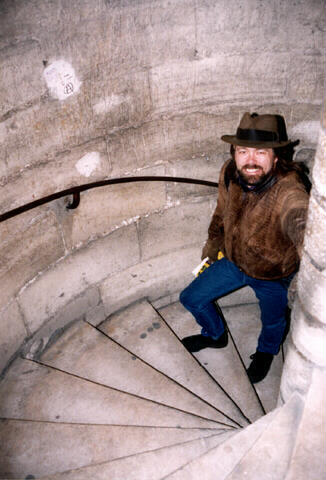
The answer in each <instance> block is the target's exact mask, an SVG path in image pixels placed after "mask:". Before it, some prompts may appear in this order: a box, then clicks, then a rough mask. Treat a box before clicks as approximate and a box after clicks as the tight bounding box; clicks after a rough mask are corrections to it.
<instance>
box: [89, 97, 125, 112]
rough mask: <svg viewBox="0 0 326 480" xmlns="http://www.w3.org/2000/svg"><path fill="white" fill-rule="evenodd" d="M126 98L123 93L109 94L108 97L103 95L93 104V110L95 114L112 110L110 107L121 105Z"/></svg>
mask: <svg viewBox="0 0 326 480" xmlns="http://www.w3.org/2000/svg"><path fill="white" fill-rule="evenodd" d="M125 100H126V98H125V97H124V96H123V95H115V94H113V95H110V96H109V97H105V98H103V99H102V100H100V101H99V102H97V103H96V104H95V105H94V107H93V108H94V111H95V113H97V114H100V113H105V112H108V111H109V110H112V108H114V107H117V106H118V105H121V103H123V102H124V101H125Z"/></svg>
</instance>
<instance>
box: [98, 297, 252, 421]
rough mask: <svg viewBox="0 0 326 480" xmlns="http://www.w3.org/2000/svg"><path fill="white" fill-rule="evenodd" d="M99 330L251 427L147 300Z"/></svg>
mask: <svg viewBox="0 0 326 480" xmlns="http://www.w3.org/2000/svg"><path fill="white" fill-rule="evenodd" d="M98 328H99V329H100V330H101V331H103V332H104V333H106V334H107V335H108V336H109V337H110V338H112V339H113V340H115V341H116V342H118V343H119V344H120V345H122V346H123V347H125V348H127V349H128V350H129V351H131V352H132V353H134V354H135V355H137V356H138V357H139V358H141V359H142V360H144V361H145V362H146V363H148V364H150V365H152V366H153V367H154V368H155V369H157V370H158V371H160V372H162V373H164V374H165V375H167V376H168V377H169V378H172V379H173V380H175V381H176V382H178V383H179V384H181V385H183V386H184V387H185V388H187V389H189V390H191V391H192V392H193V393H195V394H196V395H198V396H199V397H201V398H205V400H206V401H208V403H210V404H211V405H213V406H214V407H216V408H217V409H219V410H220V411H222V412H223V413H224V414H225V415H227V417H228V418H229V419H233V420H235V421H237V422H238V423H239V424H240V425H247V424H248V421H247V420H245V419H244V417H243V415H242V413H241V412H240V410H239V408H238V407H237V406H236V405H235V404H234V403H233V402H232V401H231V400H230V399H229V398H228V397H227V396H226V395H225V392H224V391H223V390H222V389H221V388H220V387H219V385H218V384H217V383H216V382H215V381H214V379H213V378H212V377H211V376H210V375H208V374H207V372H206V370H204V369H203V368H202V366H201V365H200V364H199V362H198V361H197V360H196V359H195V358H194V357H193V356H192V355H191V354H190V353H189V352H188V351H187V350H186V349H185V348H184V346H183V345H182V343H181V342H180V341H179V339H178V337H177V336H176V335H175V334H174V333H173V331H172V330H171V329H170V328H169V326H168V325H167V323H166V322H165V321H164V319H163V318H162V317H161V316H160V315H159V314H158V313H157V312H156V311H155V309H154V308H153V307H152V305H150V304H149V303H148V302H147V301H146V300H142V301H139V302H137V303H134V304H133V305H130V306H129V307H128V308H126V309H124V310H122V311H120V312H118V313H116V314H113V315H111V316H110V317H109V318H108V319H107V320H105V321H104V322H102V323H101V325H99V326H98ZM158 352H159V354H158Z"/></svg>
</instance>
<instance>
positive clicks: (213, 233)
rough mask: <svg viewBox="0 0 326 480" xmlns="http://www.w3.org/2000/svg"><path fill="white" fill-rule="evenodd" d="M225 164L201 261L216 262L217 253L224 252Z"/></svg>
mask: <svg viewBox="0 0 326 480" xmlns="http://www.w3.org/2000/svg"><path fill="white" fill-rule="evenodd" d="M227 163H228V162H227ZM227 163H226V164H224V165H223V167H222V169H221V173H220V177H219V184H218V198H217V205H216V208H215V211H214V213H213V216H212V219H211V222H210V225H209V227H208V239H207V241H206V244H205V246H204V248H203V251H202V257H201V258H202V259H204V258H206V257H208V258H209V259H210V260H211V261H215V260H217V254H218V252H219V251H222V252H224V222H223V216H224V206H225V202H226V195H227V189H226V186H225V181H224V172H225V168H226V166H227Z"/></svg>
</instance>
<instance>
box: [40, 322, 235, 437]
mask: <svg viewBox="0 0 326 480" xmlns="http://www.w3.org/2000/svg"><path fill="white" fill-rule="evenodd" d="M40 362H41V363H43V364H45V365H48V366H52V367H54V368H57V369H59V370H62V371H64V372H68V373H71V374H73V375H76V376H79V377H81V378H84V379H87V380H91V381H93V382H96V383H99V384H102V385H106V386H108V387H112V388H115V389H117V390H121V391H124V392H127V393H131V394H133V395H136V396H140V397H142V398H146V399H149V400H153V401H155V402H157V403H160V404H163V405H167V406H170V407H173V408H176V409H178V410H181V411H185V412H188V413H193V414H194V415H198V416H200V417H203V418H207V419H210V420H214V421H216V422H218V423H219V424H221V425H223V426H225V425H226V423H225V420H226V419H225V417H224V416H223V415H222V414H221V413H219V412H218V411H217V410H216V409H214V408H213V407H212V406H210V405H208V404H207V403H206V402H205V401H204V400H202V399H200V398H198V397H196V396H195V395H194V394H193V393H191V392H189V391H188V390H186V389H185V388H183V387H182V386H180V385H178V384H177V383H176V382H174V381H173V380H171V379H169V378H168V377H166V376H165V375H163V374H162V373H160V372H157V371H156V370H155V369H153V368H152V367H151V366H149V365H147V364H146V363H144V362H143V361H142V360H140V359H138V358H137V357H136V356H134V355H132V354H131V353H130V352H128V351H127V350H126V349H124V348H123V347H121V346H119V345H118V344H116V343H115V342H114V341H113V340H110V339H109V338H108V337H106V336H105V335H104V334H103V333H101V332H100V331H98V330H96V328H94V327H92V326H91V325H89V324H87V323H85V322H83V321H78V322H76V323H74V324H73V325H71V326H70V327H69V328H68V329H67V330H66V331H65V332H64V333H63V334H62V335H61V336H60V337H59V338H58V339H57V340H56V342H55V343H53V344H52V345H51V346H50V347H49V348H48V349H47V350H45V351H44V352H43V353H42V354H41V355H40ZM229 425H230V427H231V428H233V426H232V425H231V422H229Z"/></svg>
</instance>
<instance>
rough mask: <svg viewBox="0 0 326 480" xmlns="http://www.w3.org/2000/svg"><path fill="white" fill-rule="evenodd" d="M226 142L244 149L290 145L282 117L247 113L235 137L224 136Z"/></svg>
mask: <svg viewBox="0 0 326 480" xmlns="http://www.w3.org/2000/svg"><path fill="white" fill-rule="evenodd" d="M221 139H222V140H223V141H224V142H227V143H231V144H233V145H240V146H242V147H253V148H262V147H264V148H277V147H284V146H285V145H289V144H290V143H291V140H288V136H287V133H286V126H285V121H284V118H283V117H282V116H281V115H271V114H266V115H258V114H257V113H252V114H250V113H249V112H246V113H245V114H244V115H243V117H242V118H241V121H240V124H239V127H238V129H237V133H236V134H235V135H223V137H221Z"/></svg>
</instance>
